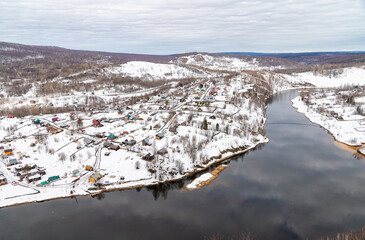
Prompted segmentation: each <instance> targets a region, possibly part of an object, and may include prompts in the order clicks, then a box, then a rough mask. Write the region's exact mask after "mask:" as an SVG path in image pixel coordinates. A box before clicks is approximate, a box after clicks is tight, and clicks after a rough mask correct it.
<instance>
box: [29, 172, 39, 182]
mask: <svg viewBox="0 0 365 240" xmlns="http://www.w3.org/2000/svg"><path fill="white" fill-rule="evenodd" d="M41 178H42V176H41V175H40V174H35V175H33V176H29V177H27V181H28V183H31V182H35V181H39V180H41Z"/></svg>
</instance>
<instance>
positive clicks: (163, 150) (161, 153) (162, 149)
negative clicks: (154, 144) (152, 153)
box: [157, 148, 167, 155]
mask: <svg viewBox="0 0 365 240" xmlns="http://www.w3.org/2000/svg"><path fill="white" fill-rule="evenodd" d="M166 153H167V149H166V148H161V149H160V150H158V151H157V154H158V155H165V154H166Z"/></svg>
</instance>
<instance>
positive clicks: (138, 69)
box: [104, 61, 206, 81]
mask: <svg viewBox="0 0 365 240" xmlns="http://www.w3.org/2000/svg"><path fill="white" fill-rule="evenodd" d="M104 70H105V72H106V73H107V74H116V75H122V76H130V77H139V78H142V79H144V80H150V81H153V80H163V79H182V78H191V77H204V76H205V75H206V74H205V73H202V72H193V71H192V70H190V69H187V68H185V67H180V66H178V65H175V64H158V63H150V62H143V61H131V62H127V63H125V64H122V65H120V67H112V68H106V69H104Z"/></svg>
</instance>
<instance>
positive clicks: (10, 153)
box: [4, 149, 14, 156]
mask: <svg viewBox="0 0 365 240" xmlns="http://www.w3.org/2000/svg"><path fill="white" fill-rule="evenodd" d="M4 155H5V156H12V155H14V153H13V149H5V150H4Z"/></svg>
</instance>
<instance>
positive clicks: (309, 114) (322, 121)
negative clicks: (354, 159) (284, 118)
mask: <svg viewBox="0 0 365 240" xmlns="http://www.w3.org/2000/svg"><path fill="white" fill-rule="evenodd" d="M291 102H292V107H293V108H295V109H296V110H297V112H298V113H302V114H303V115H304V116H305V117H306V118H307V119H308V120H309V121H310V122H312V123H314V124H316V125H319V126H320V127H322V128H324V129H326V130H327V132H328V133H329V134H330V135H331V136H332V137H333V138H334V140H335V141H338V142H340V143H343V144H345V145H347V146H349V147H355V148H357V147H361V146H362V145H363V144H364V143H365V141H363V139H362V138H360V139H359V140H357V141H354V140H353V136H354V135H355V134H354V130H355V127H354V124H356V123H354V122H350V121H347V122H346V123H343V124H342V125H344V124H346V126H344V127H346V132H345V133H342V132H343V131H342V130H343V129H342V127H343V126H340V125H341V121H338V120H336V119H334V118H330V117H325V116H323V115H321V114H319V113H315V112H313V111H310V108H307V106H306V105H305V104H304V102H303V101H301V97H300V96H298V97H296V98H294V99H292V100H291ZM328 121H331V123H332V124H333V125H332V126H330V125H329V124H327V122H328ZM343 122H345V121H343ZM355 136H356V135H355ZM360 153H361V152H360Z"/></svg>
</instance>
